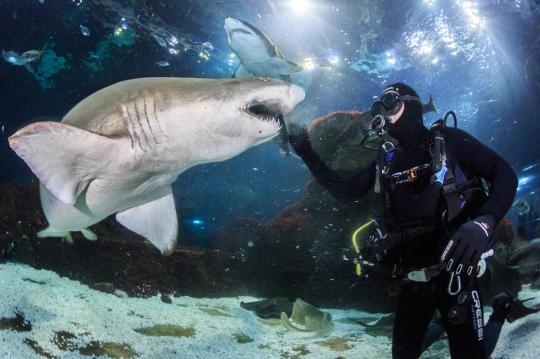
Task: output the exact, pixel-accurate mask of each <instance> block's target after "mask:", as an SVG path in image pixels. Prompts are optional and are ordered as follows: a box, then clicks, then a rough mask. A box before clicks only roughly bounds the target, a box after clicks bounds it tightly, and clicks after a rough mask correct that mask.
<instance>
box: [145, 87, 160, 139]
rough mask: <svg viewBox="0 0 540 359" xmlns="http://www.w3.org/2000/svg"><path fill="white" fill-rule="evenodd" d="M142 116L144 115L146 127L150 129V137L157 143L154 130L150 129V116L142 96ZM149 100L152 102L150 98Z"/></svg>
mask: <svg viewBox="0 0 540 359" xmlns="http://www.w3.org/2000/svg"><path fill="white" fill-rule="evenodd" d="M143 101H144V117H146V122H147V123H148V128H149V129H150V134H151V135H152V138H153V139H154V143H156V144H159V142H158V140H157V138H156V135H155V133H154V130H153V129H152V124H151V123H150V116H148V110H147V108H146V97H145V98H144V100H143ZM150 102H152V101H151V100H150Z"/></svg>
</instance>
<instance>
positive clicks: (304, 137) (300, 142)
mask: <svg viewBox="0 0 540 359" xmlns="http://www.w3.org/2000/svg"><path fill="white" fill-rule="evenodd" d="M288 130H289V143H290V144H291V146H292V147H293V148H294V151H295V152H296V153H297V154H298V155H299V156H300V157H302V154H304V153H309V152H310V151H311V140H310V139H309V134H308V132H307V130H306V128H305V127H302V126H299V125H295V124H292V123H290V124H289V125H288Z"/></svg>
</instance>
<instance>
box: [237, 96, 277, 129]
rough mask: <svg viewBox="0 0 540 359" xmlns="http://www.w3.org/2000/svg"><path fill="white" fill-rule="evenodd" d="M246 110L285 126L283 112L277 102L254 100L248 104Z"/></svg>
mask: <svg viewBox="0 0 540 359" xmlns="http://www.w3.org/2000/svg"><path fill="white" fill-rule="evenodd" d="M246 112H247V113H249V114H250V115H252V116H255V117H257V118H260V119H262V120H264V121H272V122H277V123H278V124H279V125H280V126H281V127H283V126H284V121H283V112H282V110H281V106H280V105H279V104H277V103H276V104H274V103H269V102H260V101H253V102H250V103H249V104H248V105H247V106H246Z"/></svg>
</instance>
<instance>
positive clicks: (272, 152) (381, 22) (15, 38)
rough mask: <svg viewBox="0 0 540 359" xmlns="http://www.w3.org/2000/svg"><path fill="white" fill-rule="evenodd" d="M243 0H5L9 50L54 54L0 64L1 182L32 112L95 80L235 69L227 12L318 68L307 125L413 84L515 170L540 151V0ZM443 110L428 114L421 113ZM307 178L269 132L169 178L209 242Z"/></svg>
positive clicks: (273, 206)
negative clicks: (160, 37) (221, 158)
mask: <svg viewBox="0 0 540 359" xmlns="http://www.w3.org/2000/svg"><path fill="white" fill-rule="evenodd" d="M246 3H247V2H245V1H235V0H233V1H174V2H164V1H134V0H132V1H120V0H118V1H110V0H107V1H97V0H94V1H67V0H65V1H60V0H59V1H53V0H45V1H44V3H40V2H38V1H37V0H25V1H16V0H3V1H0V23H1V24H2V31H1V32H0V49H3V50H5V51H9V50H13V51H16V52H18V53H23V52H24V51H27V50H32V49H38V50H39V49H43V50H44V53H45V52H46V53H47V54H48V57H47V61H48V62H47V64H44V63H41V64H39V65H37V64H32V67H31V68H32V71H29V70H28V69H27V68H25V67H24V66H14V65H12V64H10V63H8V62H6V61H0V125H1V126H3V131H2V140H1V143H0V181H2V182H8V181H22V182H24V181H29V180H30V178H31V172H30V170H29V169H28V168H27V167H26V165H25V164H24V163H23V162H22V161H21V160H20V159H19V158H18V157H16V156H15V154H14V153H13V152H12V151H11V150H9V148H8V146H7V141H6V140H5V139H6V138H7V137H8V136H9V135H10V134H12V133H13V132H15V131H16V130H17V129H19V128H21V127H23V126H24V125H26V124H28V123H30V122H33V121H36V118H37V117H40V118H39V120H42V119H44V118H53V119H60V118H61V117H62V116H63V115H64V114H65V113H66V112H67V111H68V110H69V109H70V108H71V107H73V106H74V105H75V104H76V103H77V102H79V101H80V100H82V99H83V98H85V97H86V96H88V95H90V94H91V93H93V92H94V91H96V90H98V89H100V88H103V87H105V86H107V85H110V84H112V83H115V82H118V81H121V80H125V79H129V78H136V77H149V76H178V77H212V78H216V77H230V76H231V75H232V74H233V72H234V70H235V68H236V66H237V63H236V62H232V63H229V55H230V53H231V50H230V48H229V46H228V44H227V40H226V36H225V32H224V30H223V20H224V18H225V17H227V16H233V17H237V18H240V19H244V20H247V21H249V22H250V23H252V24H254V25H255V26H257V27H259V28H260V29H261V30H262V31H264V32H265V33H266V34H267V35H268V36H269V37H270V38H271V39H273V40H274V42H275V43H276V44H277V45H278V46H279V48H280V49H281V51H282V52H283V53H284V55H285V57H286V58H287V59H288V60H290V61H294V62H297V63H302V62H303V61H304V60H305V59H306V58H312V59H314V60H315V62H317V64H318V65H319V66H318V67H317V68H315V69H314V70H313V71H312V77H313V81H312V85H311V87H310V89H309V91H308V93H307V97H306V100H305V102H304V103H303V104H302V105H301V106H300V107H299V108H298V109H297V110H296V113H295V114H294V116H295V119H299V120H301V121H302V122H305V123H308V122H310V121H311V120H312V119H313V118H315V117H316V116H319V115H323V114H325V113H328V112H331V111H337V110H365V109H368V108H369V107H370V105H371V102H372V100H373V96H374V95H377V94H378V92H379V91H380V90H381V89H382V88H384V86H385V84H389V83H392V82H396V81H405V82H407V83H409V84H410V85H412V86H413V87H414V88H416V89H417V90H418V92H419V94H420V95H421V96H422V98H424V99H427V98H428V96H429V95H430V94H432V95H433V97H434V98H435V101H436V103H437V106H438V107H439V108H440V110H441V112H443V113H444V112H445V111H447V110H451V109H453V110H455V111H456V112H457V114H458V120H459V126H460V127H462V128H464V129H465V130H467V131H469V132H471V133H472V134H473V135H474V136H476V137H477V138H479V139H480V140H481V141H483V142H484V143H486V144H488V145H490V146H491V147H492V148H494V149H496V150H497V151H498V152H499V153H501V154H502V155H503V156H504V157H506V158H507V159H508V160H509V161H510V162H511V164H512V165H513V166H514V168H515V169H516V171H521V170H522V169H524V168H526V167H527V166H529V165H532V164H535V163H538V162H539V161H540V145H539V143H538V138H539V137H540V118H539V115H538V111H539V109H538V104H539V103H540V95H539V94H540V63H539V61H540V8H539V7H538V4H537V1H535V0H530V1H525V0H523V1H517V0H516V1H504V0H500V1H487V0H486V1H459V0H434V1H419V0H418V1H412V0H406V1H399V2H396V1H393V0H383V1H332V2H326V1H310V2H308V3H309V4H310V5H306V7H305V8H303V7H301V6H300V5H299V4H302V3H303V2H290V1H277V0H267V1H257V2H249V6H246ZM291 4H293V5H291ZM294 4H296V5H294ZM80 25H84V26H85V27H87V28H88V30H89V31H90V36H84V35H83V34H82V33H81V31H80ZM119 29H122V30H119ZM156 29H160V31H164V32H166V33H167V34H175V36H177V37H178V38H182V39H183V41H184V43H189V44H190V46H192V48H193V50H191V51H187V52H182V53H181V54H180V55H174V54H171V53H170V52H169V51H168V49H166V48H163V47H160V46H159V45H158V44H157V42H156V41H155V39H154V38H153V37H152V36H151V33H152V32H153V31H155V30H156ZM118 31H120V32H121V33H118ZM177 47H181V46H180V45H178V46H177ZM330 59H337V64H330ZM41 61H42V62H43V61H44V60H43V58H42V60H41ZM157 61H167V62H168V63H169V64H170V65H169V66H167V67H160V66H158V65H156V62H157ZM367 69H369V71H368V70H367ZM436 119H437V116H436V115H435V114H429V115H428V116H427V117H426V124H428V123H430V122H432V121H434V120H436ZM539 171H540V170H539V169H538V167H536V168H534V169H532V170H529V171H526V172H520V176H521V178H522V184H523V186H521V188H520V196H523V197H526V198H528V199H530V200H532V201H533V202H534V201H536V202H538V201H537V194H536V191H537V189H538V187H540V180H539V176H540V173H539ZM525 177H527V179H526V180H525V179H523V178H525ZM307 178H308V172H307V170H306V169H305V167H303V165H302V164H301V162H300V161H299V160H298V159H296V158H294V157H291V156H289V157H282V156H281V155H280V154H279V151H278V148H277V146H276V145H275V144H273V143H267V144H264V145H261V146H259V147H256V148H253V149H251V150H249V151H248V152H246V153H244V154H242V155H241V156H239V157H237V158H234V159H232V160H229V161H226V162H224V163H216V164H210V165H204V166H200V167H196V168H193V169H191V170H189V171H187V172H186V173H184V174H182V175H181V176H180V178H179V180H178V181H177V183H175V185H174V186H173V187H174V189H175V194H176V195H177V198H178V199H179V202H178V204H177V206H178V207H179V208H180V210H181V213H183V214H184V215H185V218H184V219H183V220H184V226H185V230H187V231H191V232H192V233H194V234H195V235H196V236H197V238H200V240H201V241H203V242H204V241H205V240H206V239H207V238H208V237H209V236H210V235H211V234H212V233H214V232H215V231H217V230H218V229H220V228H222V226H224V225H226V224H227V223H229V222H230V221H231V220H233V219H235V218H237V217H238V216H240V215H242V214H251V215H255V216H257V217H258V218H259V219H261V220H267V219H269V218H272V217H274V216H275V215H276V214H277V213H279V212H280V211H282V210H283V209H284V208H285V207H286V206H287V205H288V204H290V203H292V202H294V201H296V200H298V199H299V198H300V197H301V196H302V194H303V189H304V184H305V182H306V180H307ZM537 204H538V205H540V203H537Z"/></svg>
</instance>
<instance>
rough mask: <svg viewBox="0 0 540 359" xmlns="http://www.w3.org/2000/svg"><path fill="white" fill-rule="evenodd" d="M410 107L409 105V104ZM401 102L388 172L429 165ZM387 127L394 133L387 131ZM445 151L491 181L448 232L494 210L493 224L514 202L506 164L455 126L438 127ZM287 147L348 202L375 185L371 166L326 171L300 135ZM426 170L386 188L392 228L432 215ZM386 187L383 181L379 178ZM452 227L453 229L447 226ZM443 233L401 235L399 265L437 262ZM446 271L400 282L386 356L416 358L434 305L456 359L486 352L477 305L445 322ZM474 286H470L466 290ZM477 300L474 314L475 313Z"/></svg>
mask: <svg viewBox="0 0 540 359" xmlns="http://www.w3.org/2000/svg"><path fill="white" fill-rule="evenodd" d="M407 105H408V103H407ZM411 109H413V106H409V112H408V113H407V106H406V110H405V113H404V115H403V116H402V117H401V118H400V119H399V120H398V121H397V123H396V124H395V125H394V126H393V127H392V129H391V131H390V135H391V136H392V137H394V138H395V139H397V140H398V141H399V146H398V148H397V153H396V155H395V156H396V157H395V159H394V160H393V164H392V167H393V168H391V172H392V173H396V172H400V171H403V170H407V169H410V168H412V167H414V166H417V165H421V164H424V163H426V162H428V163H429V162H430V159H431V156H430V154H429V148H428V142H429V140H430V135H429V131H428V129H426V128H425V127H424V126H423V124H422V123H421V122H419V121H418V120H417V119H412V117H418V118H420V121H421V109H417V111H412V112H411ZM392 130H393V131H392ZM441 131H442V132H443V134H444V139H445V141H446V152H447V155H448V156H449V157H451V161H452V162H453V163H458V164H459V166H460V167H461V168H462V169H463V171H464V172H466V173H468V174H474V175H475V176H477V177H479V178H483V179H485V180H486V181H487V182H488V183H489V184H490V190H489V197H488V199H487V201H485V202H484V203H483V204H482V205H481V206H479V208H476V209H475V211H474V212H475V213H471V215H470V216H469V217H468V218H463V219H461V223H455V224H454V226H453V227H454V229H455V228H456V227H457V226H459V225H461V224H463V223H464V222H465V221H467V220H468V219H469V218H475V217H477V216H480V215H492V216H493V218H494V219H495V223H498V222H499V220H500V219H502V217H503V216H504V214H505V213H506V211H507V210H508V209H509V208H510V206H511V205H512V201H513V198H514V195H515V191H516V187H517V177H516V175H515V173H514V171H513V170H512V168H511V167H510V165H509V164H508V163H507V162H506V161H505V160H504V159H503V158H501V157H500V156H499V155H498V154H496V153H495V152H494V151H493V150H491V149H490V148H488V147H486V146H485V145H483V144H481V143H480V142H479V141H477V140H476V139H475V138H473V137H472V136H470V135H469V134H467V133H466V132H464V131H462V130H459V129H455V128H443V129H441ZM291 144H292V145H293V147H294V148H295V151H296V152H297V153H298V155H299V156H300V157H301V158H302V159H303V160H304V162H305V163H306V165H307V166H308V168H309V169H310V171H311V173H312V174H313V176H314V177H315V178H316V180H317V181H318V182H319V183H321V184H322V185H323V186H324V187H325V188H326V189H328V190H329V191H330V192H331V193H332V194H333V196H335V197H336V198H338V199H340V200H343V201H350V200H353V199H356V198H358V197H360V196H362V195H363V194H365V193H366V192H367V191H369V189H371V188H372V187H373V185H374V183H375V177H376V168H375V163H373V164H372V165H371V166H369V168H366V169H363V170H361V171H358V172H357V173H351V174H348V175H341V174H338V173H336V172H334V171H333V170H332V169H330V168H329V167H328V166H327V165H326V164H325V163H324V162H323V161H322V160H321V158H320V157H319V156H318V154H317V153H316V152H315V151H314V150H313V149H312V147H311V144H310V141H309V137H308V136H307V134H306V133H304V135H303V136H299V137H297V138H294V136H293V137H291ZM430 177H431V175H430V174H426V175H424V176H421V175H419V176H418V180H417V181H415V182H413V183H406V184H404V185H398V186H397V187H395V188H394V189H393V190H392V191H390V192H389V202H390V203H388V205H389V217H391V218H390V220H391V222H392V223H393V225H394V226H395V227H396V228H400V224H402V223H407V222H409V221H411V220H415V219H419V218H422V219H426V218H430V217H431V218H435V217H437V216H438V213H437V211H439V210H440V209H439V208H437V205H438V203H439V199H440V197H441V190H440V189H438V188H435V187H434V186H433V185H432V184H430V181H429V178H430ZM383 186H384V182H383ZM450 230H451V229H450ZM447 238H448V237H447V235H445V234H444V233H443V231H442V230H438V229H435V230H433V231H431V232H429V233H426V234H423V235H421V236H414V237H410V238H402V240H401V243H399V244H398V246H397V247H396V248H398V250H396V251H395V253H396V254H395V258H393V260H394V261H396V262H399V263H400V266H401V268H402V270H404V271H410V270H414V269H420V268H425V267H428V266H432V265H434V264H437V263H438V261H439V258H440V256H441V252H442V249H443V248H444V245H445V242H446V239H447ZM448 283H449V276H448V274H446V273H445V274H439V275H438V276H436V277H434V278H432V279H431V280H430V281H429V282H427V283H418V282H412V283H407V284H404V285H403V286H402V290H401V294H400V298H399V303H398V307H397V313H396V321H395V325H394V334H393V345H392V354H393V357H395V358H416V357H418V356H419V355H420V354H421V350H422V340H423V338H424V334H425V332H426V329H427V326H428V325H429V322H430V320H431V318H432V316H433V314H434V312H435V309H437V308H438V309H439V311H440V313H441V315H442V320H443V325H444V327H445V330H446V332H447V334H448V338H449V342H450V351H451V355H452V357H455V358H464V357H467V358H483V357H485V356H486V354H485V348H484V344H483V342H482V341H483V333H482V323H481V322H478V321H475V322H474V323H473V315H475V316H478V317H479V318H481V307H482V304H481V303H479V300H478V303H476V302H475V301H472V302H471V308H470V310H467V314H468V320H467V321H465V322H464V323H463V324H459V325H455V324H450V323H449V321H448V319H447V314H448V311H449V309H450V308H451V307H452V306H454V305H455V304H456V303H457V296H451V295H449V294H448V293H447V286H448ZM475 288H476V285H475V284H473V287H472V292H474V289H475ZM475 305H477V306H478V307H479V310H480V312H477V311H473V307H474V306H475Z"/></svg>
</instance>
